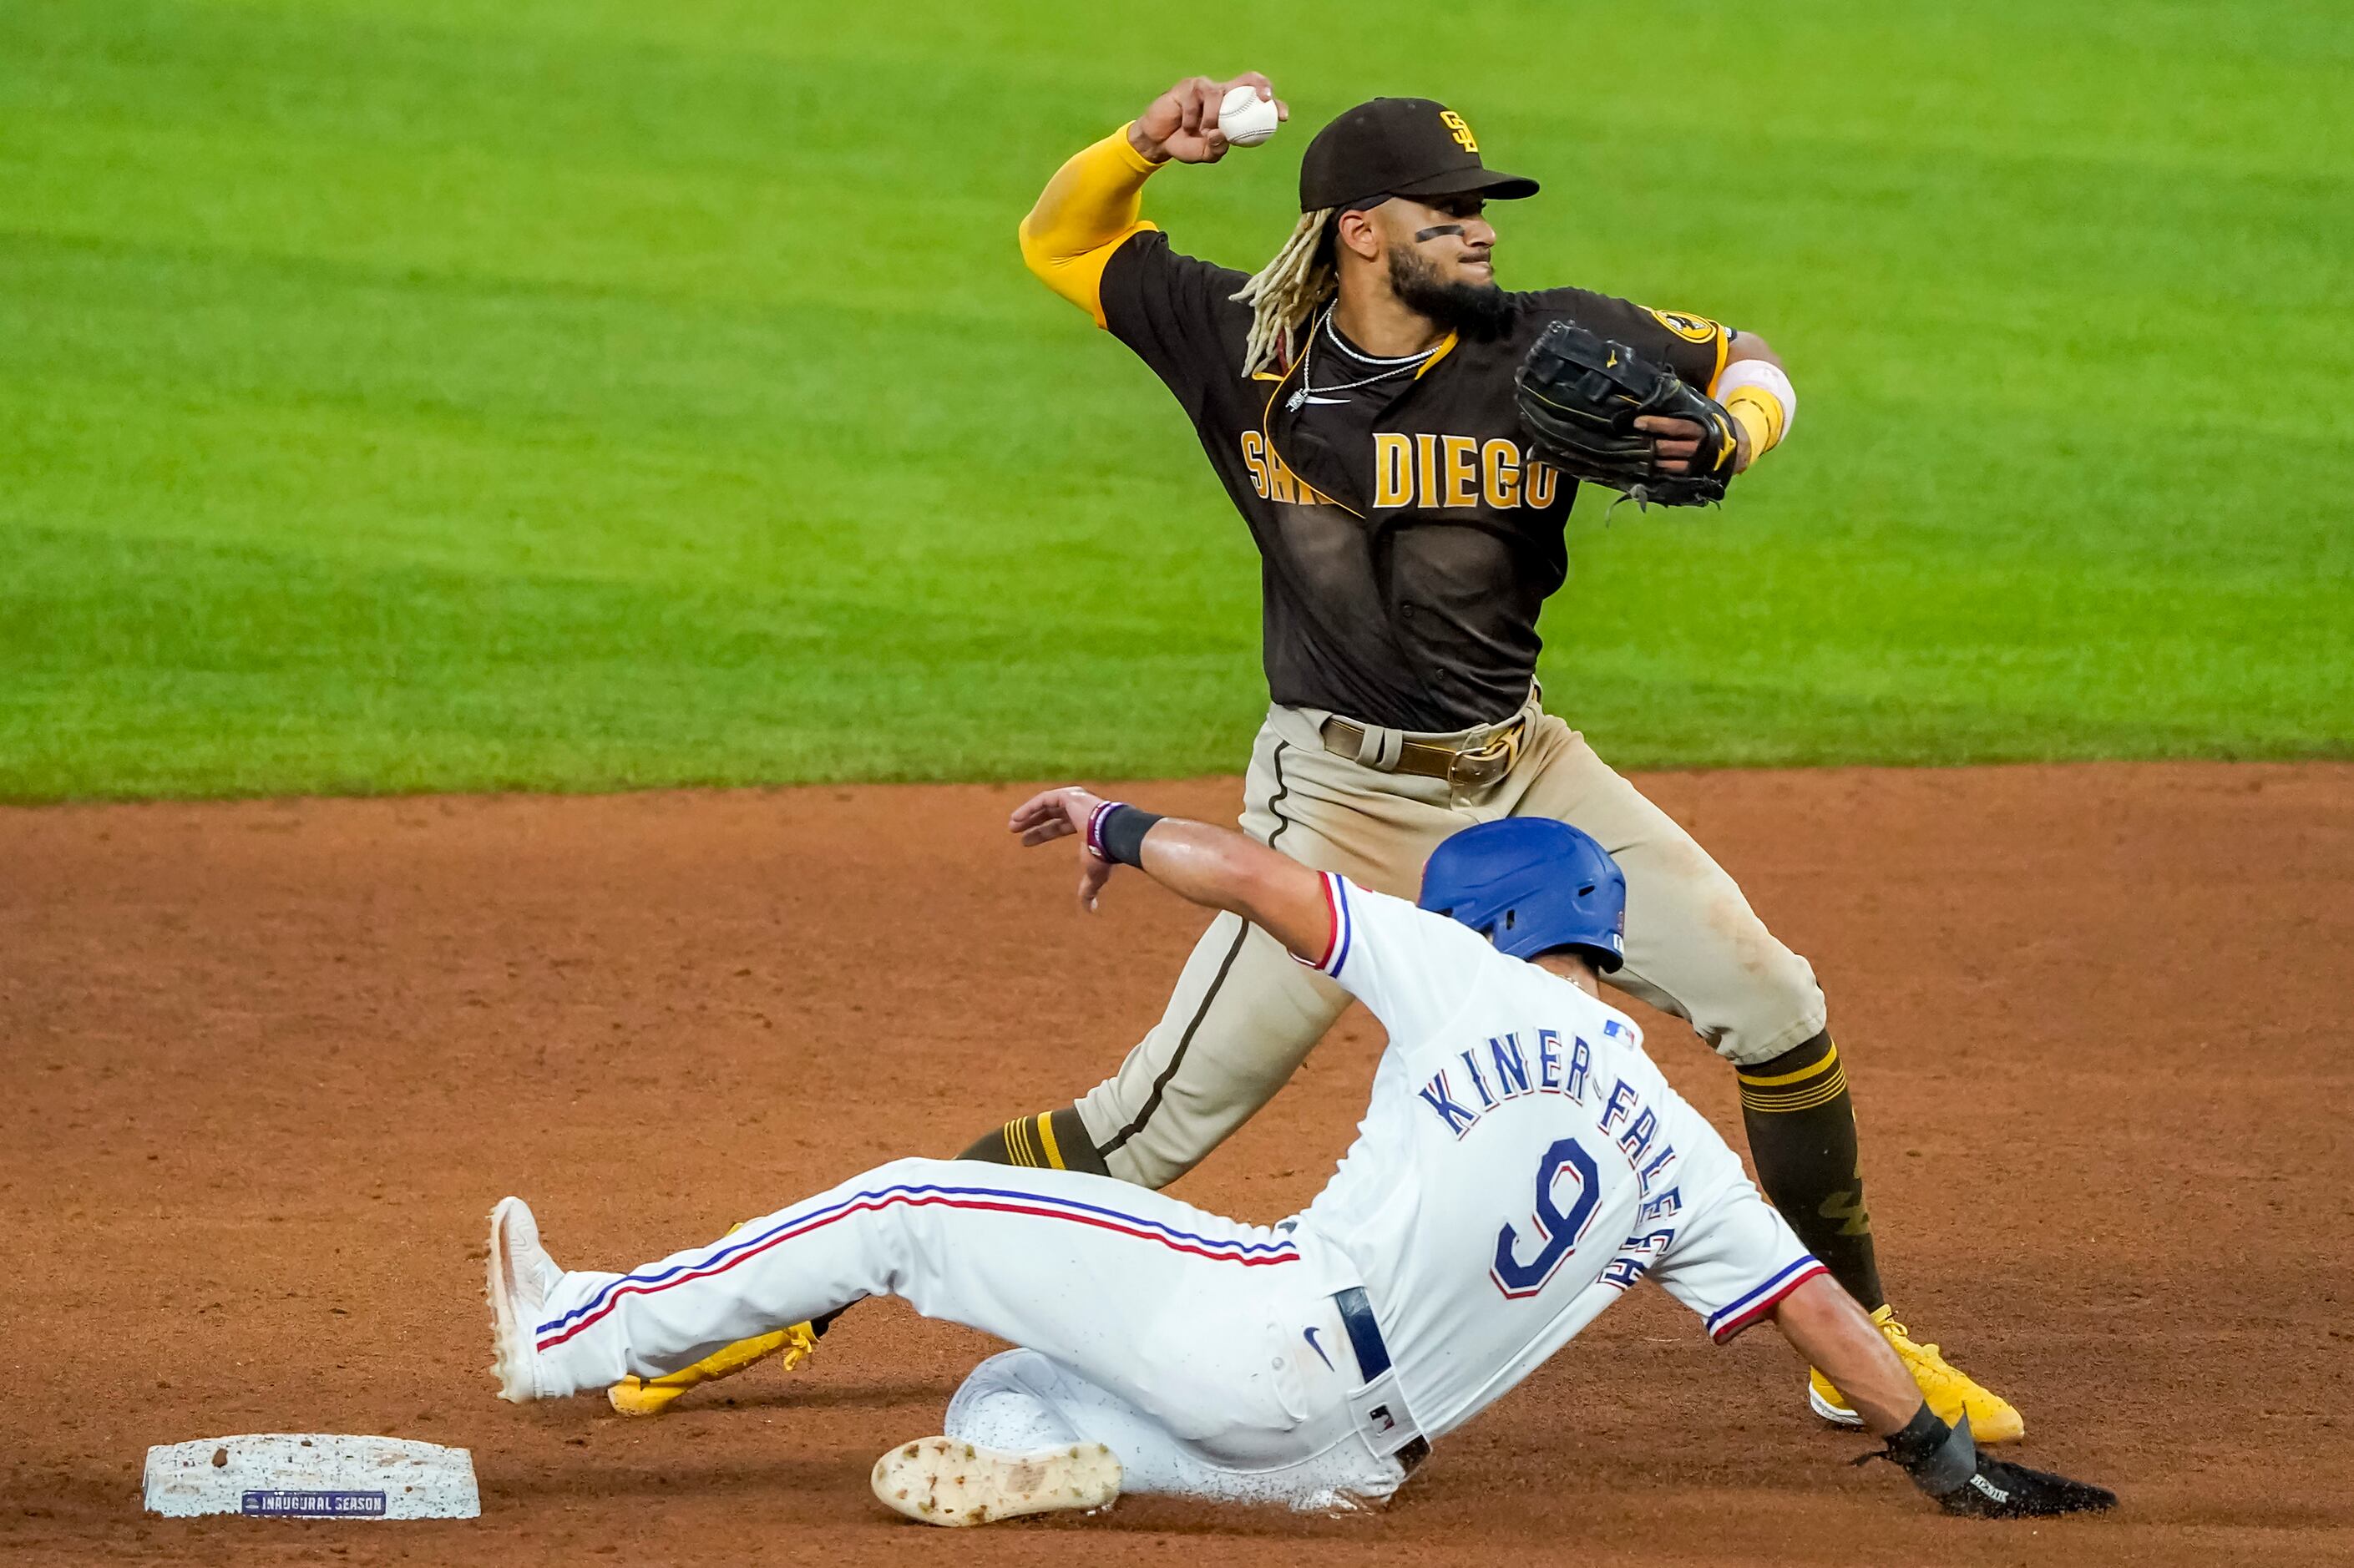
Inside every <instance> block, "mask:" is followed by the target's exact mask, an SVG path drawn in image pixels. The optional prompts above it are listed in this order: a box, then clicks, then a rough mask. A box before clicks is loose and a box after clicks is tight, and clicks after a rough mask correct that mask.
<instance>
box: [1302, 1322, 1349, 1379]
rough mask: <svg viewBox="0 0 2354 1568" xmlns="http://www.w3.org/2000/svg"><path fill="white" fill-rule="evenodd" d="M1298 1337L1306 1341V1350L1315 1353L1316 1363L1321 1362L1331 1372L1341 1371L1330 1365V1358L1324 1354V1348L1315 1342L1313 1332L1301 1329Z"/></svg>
mask: <svg viewBox="0 0 2354 1568" xmlns="http://www.w3.org/2000/svg"><path fill="white" fill-rule="evenodd" d="M1299 1337H1300V1338H1301V1339H1303V1340H1307V1341H1308V1348H1309V1349H1310V1350H1311V1351H1315V1352H1316V1359H1317V1360H1318V1361H1322V1362H1323V1363H1324V1364H1325V1366H1326V1367H1327V1368H1329V1369H1330V1370H1331V1371H1333V1372H1339V1371H1340V1370H1341V1369H1340V1368H1339V1367H1336V1366H1333V1365H1332V1358H1331V1356H1328V1355H1326V1354H1325V1353H1324V1347H1323V1346H1321V1345H1320V1344H1318V1343H1317V1342H1316V1330H1313V1329H1302V1330H1299Z"/></svg>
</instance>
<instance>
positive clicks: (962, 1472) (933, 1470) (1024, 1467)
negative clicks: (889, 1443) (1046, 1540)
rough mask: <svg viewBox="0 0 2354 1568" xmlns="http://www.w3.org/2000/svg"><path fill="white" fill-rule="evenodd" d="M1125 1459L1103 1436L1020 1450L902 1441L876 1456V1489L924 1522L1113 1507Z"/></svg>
mask: <svg viewBox="0 0 2354 1568" xmlns="http://www.w3.org/2000/svg"><path fill="white" fill-rule="evenodd" d="M1119 1475H1120V1471H1119V1458H1118V1457H1116V1456H1115V1455H1114V1454H1113V1453H1112V1451H1111V1450H1110V1449H1108V1448H1107V1447H1105V1446H1103V1445H1102V1444H1100V1443H1070V1444H1065V1445H1063V1446H1059V1447H1054V1448H1033V1449H1030V1450H1028V1451H1027V1452H1024V1453H1018V1454H1017V1453H1013V1452H1011V1451H1009V1450H1007V1449H1003V1448H984V1447H982V1446H981V1445H979V1444H977V1443H966V1442H963V1441H961V1440H960V1439H958V1438H954V1437H924V1438H919V1439H917V1441H915V1442H913V1443H902V1444H900V1445H899V1446H897V1447H896V1448H894V1449H892V1450H891V1451H890V1452H889V1453H887V1454H885V1455H884V1456H883V1457H881V1458H879V1459H877V1460H875V1496H876V1497H878V1498H880V1499H883V1506H884V1507H885V1508H889V1509H895V1510H897V1511H899V1512H901V1513H904V1514H906V1515H907V1517H908V1518H909V1519H912V1520H916V1521H917V1522H918V1523H920V1524H941V1525H949V1526H951V1527H954V1526H960V1525H968V1524H987V1523H989V1522H990V1521H991V1520H999V1519H1019V1518H1020V1517H1022V1515H1023V1514H1025V1513H1052V1512H1055V1511H1056V1510H1063V1509H1082V1510H1086V1509H1099V1508H1108V1507H1110V1506H1111V1501H1112V1499H1114V1498H1116V1497H1118V1496H1119Z"/></svg>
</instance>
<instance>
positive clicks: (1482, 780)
mask: <svg viewBox="0 0 2354 1568" xmlns="http://www.w3.org/2000/svg"><path fill="white" fill-rule="evenodd" d="M1520 750H1521V726H1518V725H1514V726H1512V727H1511V728H1510V729H1508V730H1505V731H1504V732H1503V733H1501V734H1500V735H1499V736H1497V737H1496V738H1495V739H1493V740H1491V741H1490V742H1489V743H1488V744H1487V745H1485V746H1483V747H1480V748H1479V750H1477V751H1458V752H1457V753H1456V754H1455V760H1454V761H1452V762H1450V763H1449V764H1447V783H1448V784H1449V785H1451V786H1453V787H1455V788H1458V789H1486V788H1487V787H1488V786H1489V785H1490V784H1493V783H1494V782H1495V781H1496V780H1497V779H1501V778H1502V777H1503V776H1504V775H1505V774H1507V773H1510V772H1511V770H1512V761H1513V758H1516V757H1518V756H1519V755H1520Z"/></svg>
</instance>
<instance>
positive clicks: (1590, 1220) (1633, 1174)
mask: <svg viewBox="0 0 2354 1568" xmlns="http://www.w3.org/2000/svg"><path fill="white" fill-rule="evenodd" d="M1324 882H1325V889H1326V894H1327V896H1328V897H1329V899H1330V900H1331V905H1332V909H1333V935H1332V940H1331V947H1330V948H1328V949H1327V950H1326V952H1325V953H1324V954H1323V956H1322V959H1321V961H1320V962H1319V963H1318V964H1317V965H1316V967H1317V968H1318V969H1321V970H1322V971H1323V972H1324V973H1326V974H1328V975H1330V976H1331V977H1332V978H1333V979H1334V980H1338V981H1340V983H1341V985H1342V986H1343V987H1345V988H1346V989H1347V990H1348V991H1350V992H1351V993H1352V994H1353V995H1354V996H1355V997H1356V998H1357V999H1358V1000H1359V1001H1363V1003H1364V1004H1365V1006H1366V1007H1367V1008H1368V1009H1370V1010H1371V1011H1372V1012H1373V1016H1374V1017H1376V1018H1378V1019H1380V1020H1381V1021H1382V1026H1383V1027H1384V1029H1386V1030H1387V1031H1388V1032H1389V1037H1390V1038H1389V1048H1388V1049H1387V1050H1386V1051H1385V1052H1384V1053H1383V1055H1382V1060H1381V1065H1380V1067H1379V1069H1378V1071H1377V1072H1376V1074H1375V1076H1374V1079H1373V1097H1372V1100H1371V1103H1370V1104H1369V1105H1368V1107H1367V1108H1366V1111H1365V1118H1364V1120H1363V1123H1362V1124H1360V1126H1359V1128H1358V1129H1357V1140H1356V1142H1355V1143H1354V1144H1353V1145H1352V1147H1351V1148H1350V1150H1349V1152H1348V1154H1347V1156H1346V1157H1345V1158H1344V1159H1343V1160H1341V1168H1340V1171H1338V1173H1336V1174H1335V1175H1334V1176H1333V1178H1332V1180H1331V1182H1330V1183H1329V1184H1328V1185H1327V1186H1326V1187H1325V1189H1324V1191H1323V1192H1321V1193H1320V1194H1318V1196H1317V1198H1316V1200H1315V1202H1312V1203H1310V1205H1309V1206H1308V1208H1307V1210H1306V1212H1305V1213H1302V1214H1301V1215H1300V1216H1299V1226H1300V1228H1301V1229H1303V1230H1310V1231H1313V1232H1314V1233H1316V1234H1319V1235H1320V1236H1322V1237H1323V1238H1324V1239H1326V1240H1327V1241H1328V1242H1330V1243H1331V1247H1332V1248H1333V1250H1335V1251H1337V1252H1338V1253H1340V1254H1341V1255H1343V1256H1345V1257H1346V1258H1347V1259H1348V1260H1349V1261H1350V1263H1351V1264H1352V1265H1353V1266H1354V1267H1355V1269H1356V1271H1357V1273H1358V1274H1359V1275H1360V1277H1361V1278H1362V1281H1363V1285H1364V1286H1365V1287H1366V1290H1367V1292H1368V1294H1369V1295H1370V1296H1371V1298H1372V1300H1373V1309H1374V1312H1375V1313H1376V1315H1377V1316H1378V1317H1379V1319H1380V1320H1381V1327H1382V1333H1383V1337H1384V1339H1385V1340H1387V1341H1388V1343H1389V1349H1390V1353H1391V1355H1392V1357H1393V1358H1394V1361H1395V1363H1396V1367H1397V1375H1398V1381H1399V1383H1401V1384H1402V1385H1403V1387H1404V1388H1405V1393H1406V1396H1407V1400H1408V1403H1409V1404H1410V1405H1411V1407H1412V1410H1413V1414H1414V1416H1415V1419H1416V1421H1417V1422H1418V1423H1419V1424H1420V1425H1421V1428H1422V1430H1423V1432H1424V1433H1425V1434H1426V1435H1427V1436H1434V1437H1435V1436H1439V1435H1441V1434H1443V1433H1445V1432H1447V1431H1448V1430H1450V1429H1452V1428H1454V1427H1456V1426H1458V1425H1462V1423H1463V1422H1465V1421H1467V1420H1469V1418H1470V1417H1471V1416H1472V1415H1474V1414H1477V1413H1478V1412H1479V1410H1481V1409H1482V1408H1484V1407H1485V1406H1487V1405H1488V1404H1491V1403H1493V1402H1494V1401H1495V1400H1496V1399H1497V1398H1498V1397H1499V1396H1500V1395H1501V1394H1502V1393H1504V1391H1505V1390H1507V1389H1510V1388H1511V1387H1512V1386H1513V1385H1514V1384H1516V1383H1519V1382H1520V1381H1521V1380H1522V1378H1524V1377H1526V1376H1527V1375H1528V1374H1529V1373H1530V1372H1532V1371H1533V1370H1535V1368H1536V1367H1538V1366H1539V1365H1540V1364H1542V1363H1543V1361H1545V1359H1546V1358H1547V1357H1549V1356H1551V1355H1552V1354H1553V1352H1554V1351H1558V1350H1559V1349H1561V1347H1562V1346H1563V1345H1564V1344H1566V1343H1567V1342H1568V1341H1569V1340H1571V1339H1572V1338H1573V1337H1574V1336H1575V1335H1576V1334H1577V1333H1578V1331H1579V1330H1582V1329H1584V1328H1585V1326H1586V1325H1587V1324H1588V1323H1590V1322H1592V1321H1593V1320H1594V1319H1595V1318H1596V1316H1597V1315H1599V1314H1600V1312H1601V1311H1602V1309H1603V1308H1605V1307H1606V1306H1608V1305H1609V1304H1610V1303H1611V1302H1612V1301H1614V1300H1616V1299H1617V1298H1618V1296H1619V1295H1620V1294H1621V1293H1622V1292H1624V1291H1625V1290H1626V1289H1627V1288H1628V1287H1629V1286H1632V1285H1633V1284H1634V1283H1635V1282H1636V1281H1638V1280H1639V1279H1641V1278H1643V1277H1645V1276H1646V1275H1650V1276H1653V1277H1657V1278H1658V1279H1659V1282H1660V1283H1661V1284H1662V1285H1664V1286H1665V1287H1667V1288H1668V1291H1669V1293H1670V1295H1672V1296H1674V1297H1675V1298H1677V1299H1678V1300H1680V1301H1681V1302H1683V1303H1684V1305H1686V1306H1687V1307H1690V1308H1692V1309H1693V1310H1694V1311H1696V1312H1698V1313H1700V1314H1701V1315H1702V1318H1704V1319H1706V1321H1707V1324H1708V1328H1709V1330H1710V1332H1711V1333H1712V1334H1713V1335H1714V1336H1715V1337H1716V1338H1717V1339H1718V1340H1725V1339H1729V1338H1731V1337H1732V1336H1733V1335H1734V1334H1736V1333H1738V1332H1740V1331H1741V1330H1743V1329H1744V1328H1747V1327H1748V1326H1749V1325H1751V1324H1752V1323H1755V1322H1756V1321H1757V1320H1758V1319H1760V1318H1762V1317H1764V1316H1765V1314H1766V1313H1767V1312H1769V1311H1771V1310H1772V1308H1773V1307H1774V1305H1775V1304H1776V1302H1778V1301H1780V1300H1781V1298H1783V1297H1784V1296H1787V1295H1788V1294H1789V1292H1790V1291H1791V1290H1793V1289H1795V1288H1797V1286H1798V1285H1799V1284H1801V1283H1803V1282H1804V1281H1805V1280H1806V1279H1808V1278H1809V1277H1812V1276H1813V1275H1816V1274H1819V1273H1822V1272H1823V1268H1822V1266H1821V1265H1820V1264H1819V1263H1817V1262H1816V1261H1815V1260H1814V1258H1813V1257H1812V1256H1811V1255H1808V1252H1807V1250H1806V1248H1805V1247H1804V1246H1803V1245H1800V1243H1799V1242H1798V1239H1797V1236H1796V1235H1795V1234H1792V1233H1791V1231H1790V1229H1789V1227H1788V1225H1787V1224H1785V1223H1784V1222H1783V1220H1782V1218H1781V1216H1780V1215H1779V1214H1777V1213H1775V1212H1774V1211H1773V1210H1772V1209H1771V1208H1770V1207H1768V1206H1767V1205H1766V1203H1765V1201H1764V1199H1762V1198H1761V1197H1759V1196H1758V1193H1757V1190H1756V1188H1755V1187H1754V1186H1753V1185H1751V1183H1750V1181H1749V1180H1748V1178H1747V1176H1746V1175H1745V1174H1744V1172H1743V1171H1742V1168H1741V1162H1740V1160H1739V1159H1738V1158H1737V1157H1736V1156H1735V1155H1734V1152H1733V1151H1732V1150H1730V1149H1729V1148H1727V1147H1726V1146H1725V1142H1724V1139H1723V1138H1721V1137H1720V1136H1718V1134H1717V1132H1716V1129H1715V1128H1712V1127H1711V1126H1710V1125H1709V1123H1708V1121H1707V1119H1706V1118H1703V1117H1702V1115H1701V1114H1700V1113H1699V1112H1698V1111H1696V1110H1694V1109H1692V1107H1691V1106H1690V1105H1689V1104H1687V1103H1686V1102H1685V1101H1684V1099H1683V1098H1682V1097H1681V1096H1680V1095H1678V1094H1677V1093H1676V1092H1675V1090H1673V1089H1672V1088H1670V1087H1669V1086H1668V1082H1667V1080H1666V1079H1665V1078H1664V1077H1662V1076H1661V1075H1660V1074H1659V1068H1658V1067H1656V1066H1654V1065H1652V1063H1651V1060H1650V1058H1649V1057H1648V1056H1646V1055H1645V1054H1643V1049H1642V1033H1641V1032H1640V1031H1639V1030H1638V1029H1637V1028H1636V1026H1635V1023H1634V1021H1633V1020H1631V1019H1629V1018H1628V1017H1627V1016H1626V1015H1625V1014H1624V1013H1621V1012H1617V1010H1616V1009H1614V1008H1611V1007H1609V1006H1607V1005H1606V1004H1605V1003H1603V1002H1602V1001H1598V1000H1596V998H1594V997H1593V996H1590V995H1588V994H1587V993H1586V992H1585V991H1582V990H1580V989H1579V988H1578V987H1576V986H1575V985H1573V984H1571V983H1570V982H1569V981H1568V980H1562V979H1560V978H1558V977H1557V976H1554V975H1552V974H1548V973H1547V972H1546V971H1544V970H1543V969H1539V968H1538V967H1537V966H1536V965H1534V964H1532V963H1528V962H1525V961H1524V960H1522V959H1514V958H1509V957H1507V956H1505V955H1504V954H1502V953H1500V952H1498V951H1497V950H1496V949H1495V948H1492V947H1490V946H1489V944H1488V942H1487V941H1486V940H1485V939H1484V938H1481V937H1480V936H1479V933H1477V932H1475V931H1473V930H1471V929H1470V928H1469V927H1466V926H1463V925H1460V924H1458V922H1456V921H1454V920H1452V919H1449V918H1447V916H1441V915H1434V914H1430V913H1428V912H1427V911H1425V910H1422V909H1417V908H1416V907H1415V906H1413V905H1411V904H1408V903H1406V902H1405V900H1403V899H1399V898H1393V897H1390V896H1388V895H1384V894H1379V893H1371V892H1367V891H1366V890H1365V889H1363V888H1362V887H1359V886H1357V885H1355V884H1353V883H1351V882H1349V881H1348V880H1347V879H1346V878H1343V877H1340V876H1336V875H1333V874H1330V873H1327V874H1325V877H1324ZM1342 1283H1345V1282H1342Z"/></svg>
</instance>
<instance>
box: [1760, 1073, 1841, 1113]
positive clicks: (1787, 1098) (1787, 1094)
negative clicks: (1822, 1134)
mask: <svg viewBox="0 0 2354 1568" xmlns="http://www.w3.org/2000/svg"><path fill="white" fill-rule="evenodd" d="M1845 1093H1847V1075H1846V1074H1845V1073H1837V1074H1834V1075H1831V1077H1830V1078H1829V1080H1828V1081H1826V1082H1824V1083H1820V1084H1817V1085H1815V1086H1812V1087H1811V1088H1806V1089H1800V1090H1797V1091H1795V1092H1793V1091H1788V1090H1785V1091H1784V1092H1783V1093H1782V1094H1780V1095H1776V1096H1766V1095H1756V1094H1752V1093H1750V1092H1749V1091H1748V1090H1747V1089H1744V1090H1742V1091H1741V1103H1742V1105H1743V1107H1745V1108H1746V1109H1749V1110H1754V1111H1763V1112H1765V1113H1766V1114H1767V1115H1782V1114H1787V1113H1788V1112H1791V1111H1802V1110H1812V1109H1814V1108H1815V1107H1817V1106H1822V1105H1829V1104H1830V1102H1831V1101H1833V1100H1835V1099H1837V1098H1839V1097H1840V1096H1841V1095H1843V1094H1845Z"/></svg>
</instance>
